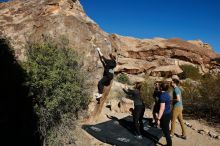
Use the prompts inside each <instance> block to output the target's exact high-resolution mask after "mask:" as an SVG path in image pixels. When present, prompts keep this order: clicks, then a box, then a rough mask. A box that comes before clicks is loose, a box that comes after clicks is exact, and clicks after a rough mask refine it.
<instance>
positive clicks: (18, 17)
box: [0, 0, 220, 78]
mask: <svg viewBox="0 0 220 146" xmlns="http://www.w3.org/2000/svg"><path fill="white" fill-rule="evenodd" d="M0 36H1V37H7V38H9V39H10V43H11V45H12V46H13V47H14V49H15V54H16V56H17V58H18V59H19V60H25V46H26V45H27V44H28V43H30V42H42V41H44V40H45V39H46V38H47V37H50V38H53V39H54V40H62V39H64V40H65V42H66V45H68V46H69V47H71V48H74V49H75V50H77V51H78V52H79V53H82V54H84V55H83V56H85V57H84V58H83V59H84V67H85V69H86V70H88V71H89V72H90V73H94V75H97V70H98V68H97V66H98V60H99V59H98V55H97V53H96V51H95V49H94V46H98V47H100V48H101V49H102V52H103V53H104V55H107V54H108V53H109V52H117V55H118V57H117V60H118V66H117V69H116V72H119V73H120V72H126V73H128V74H143V75H144V74H148V75H152V76H170V75H171V74H174V73H173V70H175V71H178V72H181V71H180V70H179V67H178V66H179V65H182V64H190V65H193V66H198V67H199V68H200V70H201V72H219V70H220V65H219V62H217V61H216V60H219V58H220V55H219V54H216V53H215V52H213V51H212V48H211V46H210V45H208V44H206V43H203V42H202V41H200V40H198V41H194V40H191V41H184V40H181V39H163V38H154V39H137V38H132V37H124V36H120V35H117V34H108V33H106V32H104V31H103V30H101V29H100V27H99V26H98V25H97V24H96V23H95V22H94V21H93V20H91V19H90V18H89V17H88V16H87V15H86V14H85V12H84V10H83V8H82V6H81V4H80V2H79V1H78V0H30V1H28V0H14V1H10V2H7V3H0ZM101 71H102V69H99V70H98V72H101ZM98 75H101V73H100V74H98ZM97 78H99V77H97Z"/></svg>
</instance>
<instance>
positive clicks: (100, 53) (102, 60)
mask: <svg viewBox="0 0 220 146" xmlns="http://www.w3.org/2000/svg"><path fill="white" fill-rule="evenodd" d="M96 50H97V51H98V54H99V58H100V61H101V62H102V65H103V66H104V67H105V66H106V63H105V60H106V58H105V57H104V56H103V54H102V52H101V51H100V48H96Z"/></svg>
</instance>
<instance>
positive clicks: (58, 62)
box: [24, 43, 89, 143]
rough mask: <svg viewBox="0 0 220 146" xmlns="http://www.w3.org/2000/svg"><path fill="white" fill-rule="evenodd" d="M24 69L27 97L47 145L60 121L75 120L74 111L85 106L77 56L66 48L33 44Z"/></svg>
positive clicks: (86, 97) (28, 52)
mask: <svg viewBox="0 0 220 146" xmlns="http://www.w3.org/2000/svg"><path fill="white" fill-rule="evenodd" d="M24 68H26V70H27V74H28V76H29V78H28V80H27V85H28V86H29V87H30V94H31V95H32V96H33V97H34V99H35V100H34V101H35V107H34V108H35V110H36V112H37V115H38V117H39V126H40V132H41V134H42V136H43V137H44V138H45V139H46V141H47V143H50V142H49V140H50V139H51V138H50V136H52V135H54V134H53V132H57V131H56V130H55V129H56V127H59V126H60V125H61V124H63V123H62V121H64V120H63V119H68V118H71V119H73V117H72V116H75V117H74V118H77V115H78V112H79V111H81V110H83V109H86V108H87V106H88V103H89V99H88V95H87V92H86V89H85V86H86V85H85V78H84V73H83V72H82V70H81V65H80V60H79V57H78V55H77V53H76V52H74V51H73V50H72V49H69V48H65V47H64V48H62V47H57V46H55V45H51V44H49V43H47V44H34V45H31V46H29V48H28V50H27V61H26V62H25V63H24ZM53 140H55V139H53ZM55 141H56V140H55ZM53 143H54V142H53Z"/></svg>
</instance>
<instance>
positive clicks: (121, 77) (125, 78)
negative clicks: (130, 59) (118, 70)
mask: <svg viewBox="0 0 220 146" xmlns="http://www.w3.org/2000/svg"><path fill="white" fill-rule="evenodd" d="M116 79H117V81H118V82H120V83H122V84H130V81H129V78H128V76H127V75H126V74H119V75H118V76H117V78H116Z"/></svg>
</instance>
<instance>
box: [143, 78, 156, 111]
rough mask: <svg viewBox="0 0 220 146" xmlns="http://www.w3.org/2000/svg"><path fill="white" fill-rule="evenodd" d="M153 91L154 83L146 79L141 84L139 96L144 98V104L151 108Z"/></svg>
mask: <svg viewBox="0 0 220 146" xmlns="http://www.w3.org/2000/svg"><path fill="white" fill-rule="evenodd" d="M153 93H154V83H153V82H151V81H150V80H146V81H145V82H143V83H142V84H141V96H142V98H143V100H144V103H145V106H146V107H148V108H152V106H153V103H154V98H153Z"/></svg>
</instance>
